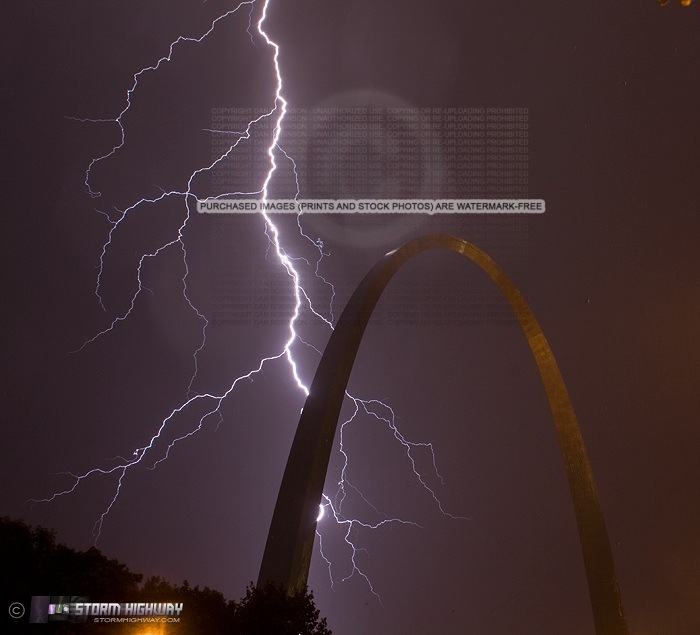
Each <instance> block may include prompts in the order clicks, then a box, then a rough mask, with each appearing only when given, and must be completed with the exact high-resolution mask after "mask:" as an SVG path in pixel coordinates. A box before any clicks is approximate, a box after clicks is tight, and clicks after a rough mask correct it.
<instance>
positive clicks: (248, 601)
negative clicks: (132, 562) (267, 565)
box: [0, 517, 331, 635]
mask: <svg viewBox="0 0 700 635" xmlns="http://www.w3.org/2000/svg"><path fill="white" fill-rule="evenodd" d="M0 563H1V566H2V577H1V580H0V590H1V591H2V597H3V598H7V600H8V602H10V601H21V602H23V603H24V604H25V606H26V607H27V609H28V608H29V600H30V598H31V596H32V595H49V594H71V595H81V594H82V595H85V596H88V597H89V601H90V602H182V603H183V611H182V615H181V616H180V618H181V621H180V623H179V624H166V625H165V626H164V627H163V628H162V629H161V625H158V630H157V631H155V630H154V632H158V633H174V634H180V633H182V634H185V633H186V634H187V635H190V634H191V635H200V634H202V635H205V634H206V635H216V634H218V633H222V634H223V633H226V634H227V635H238V634H240V635H278V634H279V635H331V631H330V630H329V629H328V627H327V624H326V620H325V618H320V617H319V611H318V609H317V608H316V606H315V604H314V601H313V593H311V592H310V591H308V590H305V591H304V592H302V593H298V594H296V595H294V596H291V597H290V596H287V595H286V593H285V592H284V591H283V590H282V589H279V588H276V587H274V586H267V587H264V588H261V589H256V588H255V586H254V585H253V584H252V583H251V585H250V586H249V587H248V588H247V589H246V593H245V596H244V597H243V598H242V599H241V600H240V601H235V600H227V599H226V598H225V597H224V596H223V594H222V593H220V592H219V591H216V590H214V589H210V588H209V587H204V588H203V589H200V588H199V586H195V587H192V586H190V585H189V583H188V582H187V580H185V581H184V582H183V583H182V584H181V585H174V584H171V583H170V582H167V581H165V580H163V579H162V578H161V577H160V576H151V577H149V578H147V579H146V580H145V581H144V576H143V575H142V574H140V573H133V572H132V571H130V570H129V568H128V567H127V566H126V565H124V564H122V563H120V562H118V561H117V560H110V559H109V558H106V557H105V556H104V555H102V553H101V552H100V551H99V549H96V548H95V547H91V548H90V549H88V550H87V551H76V550H75V549H71V548H69V547H67V546H66V545H63V544H57V543H56V536H55V533H54V532H53V531H51V530H48V529H44V528H42V527H36V528H33V527H30V526H29V525H27V524H26V523H24V522H22V521H15V520H11V519H10V518H7V517H4V518H0ZM21 624H27V620H26V618H25V619H24V620H21V621H19V620H18V621H15V622H8V626H9V625H12V626H15V627H19V626H20V625H21ZM27 627H28V624H27ZM36 628H37V627H34V628H32V631H33V630H35V629H36ZM39 629H40V630H42V631H43V630H44V629H47V635H49V631H50V632H52V633H81V634H83V635H89V634H91V633H96V632H100V633H107V632H110V633H115V634H116V633H143V632H145V631H144V625H143V624H139V625H137V624H134V625H115V624H95V623H92V622H88V623H84V624H71V623H63V624H53V623H52V624H50V625H47V626H45V627H44V628H40V627H39ZM12 630H13V631H14V630H15V629H12Z"/></svg>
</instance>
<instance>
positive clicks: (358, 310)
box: [258, 234, 628, 635]
mask: <svg viewBox="0 0 700 635" xmlns="http://www.w3.org/2000/svg"><path fill="white" fill-rule="evenodd" d="M429 249H447V250H450V251H454V252H457V253H459V254H462V255H464V256H466V257H467V258H469V259H470V260H472V261H473V262H475V263H476V264H477V265H479V267H481V268H482V269H483V270H484V271H485V272H486V273H487V274H488V276H489V277H490V278H491V279H492V280H493V281H494V282H495V283H496V284H497V285H498V288H499V289H500V290H501V293H503V295H504V296H505V297H506V299H507V300H508V302H509V303H510V306H511V308H512V309H513V312H514V313H515V316H516V317H517V319H518V322H519V323H520V326H521V327H522V329H523V332H524V333H525V337H526V339H527V341H528V344H529V346H530V349H531V350H532V354H533V356H534V358H535V362H536V363H537V367H538V369H539V371H540V375H541V377H542V382H543V384H544V389H545V392H546V393H547V399H548V400H549V406H550V408H551V411H552V417H553V419H554V425H555V428H556V431H557V435H558V438H559V444H560V446H561V452H562V457H563V459H564V465H565V467H566V474H567V477H568V481H569V489H570V491H571V499H572V501H573V504H574V511H575V515H576V523H577V526H578V533H579V538H580V541H581V551H582V553H583V560H584V564H585V569H586V577H587V580H588V591H589V595H590V600H591V607H592V609H593V619H594V622H595V628H596V633H597V634H598V635H603V634H605V635H613V634H614V635H618V634H620V635H622V634H627V633H628V629H627V622H626V620H625V616H624V612H623V609H622V599H621V597H620V592H619V589H618V586H617V579H616V575H615V565H614V563H613V557H612V550H611V548H610V541H609V539H608V532H607V529H606V527H605V521H604V519H603V512H602V509H601V506H600V500H599V497H598V491H597V489H596V485H595V480H594V479H593V472H592V471H591V466H590V463H589V461H588V455H587V453H586V448H585V446H584V444H583V438H582V437H581V431H580V430H579V426H578V422H577V420H576V414H575V413H574V409H573V407H572V405H571V400H570V398H569V394H568V392H567V390H566V386H565V385H564V380H563V378H562V375H561V372H560V371H559V367H558V366H557V363H556V361H555V359H554V355H553V354H552V351H551V349H550V348H549V344H548V343H547V340H546V339H545V337H544V334H543V333H542V329H541V328H540V326H539V324H538V323H537V320H536V319H535V316H534V315H533V313H532V311H531V310H530V308H529V307H528V305H527V303H526V302H525V299H524V298H523V296H522V294H521V293H520V291H518V289H517V288H516V286H515V285H514V284H513V282H512V281H511V280H510V278H508V276H507V275H506V274H505V272H504V271H503V270H502V269H501V268H500V267H499V266H498V265H497V264H496V263H495V262H494V261H493V260H492V259H491V258H490V257H489V256H488V255H487V254H485V253H484V252H483V251H481V250H480V249H479V248H477V247H475V246H474V245H472V244H471V243H468V242H467V241H465V240H463V239H461V238H457V237H455V236H447V235H441V234H433V235H427V236H422V237H420V238H416V239H414V240H411V241H410V242H408V243H406V244H405V245H403V246H402V247H400V248H399V249H396V250H395V251H392V252H390V253H388V254H386V256H384V257H383V258H382V259H381V260H380V261H379V262H378V263H377V264H376V265H375V266H374V267H373V268H372V269H371V270H370V272H369V273H368V274H367V275H366V276H365V277H364V279H363V280H362V282H361V283H360V284H359V285H358V287H357V289H356V290H355V292H354V293H353V295H352V297H351V298H350V300H349V302H348V304H347V306H346V307H345V310H344V311H343V313H342V315H341V317H340V319H339V320H338V324H337V326H336V328H335V330H334V331H333V334H332V335H331V337H330V339H329V341H328V344H327V346H326V350H325V352H324V354H323V357H322V358H321V362H320V363H319V366H318V369H317V370H316V375H315V377H314V380H313V383H312V384H311V390H310V392H309V396H308V397H307V399H306V403H305V404H304V410H303V411H302V415H301V418H300V420H299V426H298V427H297V431H296V435H295V437H294V442H293V444H292V449H291V451H290V454H289V459H288V461H287V467H286V469H285V472H284V476H283V478H282V485H281V487H280V491H279V495H278V498H277V504H276V506H275V511H274V515H273V518H272V523H271V525H270V533H269V535H268V538H267V544H266V546H265V553H264V555H263V560H262V565H261V568H260V575H259V577H258V586H262V585H264V584H265V583H267V582H274V583H276V584H279V585H282V586H283V587H284V588H285V589H287V591H288V592H289V593H290V594H291V593H294V592H295V591H297V590H299V589H301V588H303V587H304V586H305V585H306V582H307V578H308V575H309V567H310V564H311V555H312V552H313V544H314V538H315V535H316V533H315V530H316V519H317V517H318V508H319V504H320V502H321V496H322V494H323V485H324V483H325V480H326V472H327V469H328V461H329V458H330V453H331V449H332V446H333V439H334V437H335V432H336V428H337V426H338V417H339V414H340V408H341V405H342V403H343V398H344V395H345V389H346V387H347V384H348V379H349V378H350V372H351V370H352V366H353V363H354V361H355V356H356V354H357V350H358V348H359V346H360V342H361V340H362V336H363V334H364V331H365V328H366V326H367V323H368V322H369V319H370V317H371V315H372V311H373V310H374V307H375V306H376V304H377V301H378V300H379V297H380V296H381V294H382V292H383V291H384V288H385V287H386V285H387V284H388V283H389V281H390V280H391V278H392V277H393V275H394V274H395V273H396V272H397V271H398V269H400V268H401V266H402V265H403V264H404V263H405V262H406V261H408V260H410V259H411V258H413V256H415V255H417V254H419V253H421V252H423V251H426V250H429Z"/></svg>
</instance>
